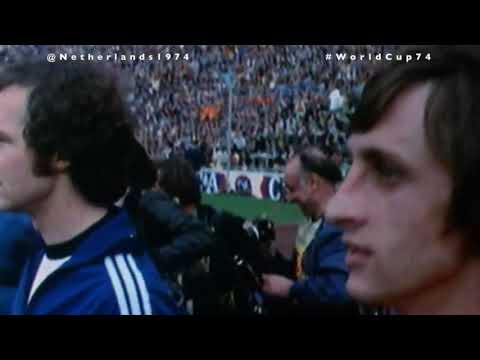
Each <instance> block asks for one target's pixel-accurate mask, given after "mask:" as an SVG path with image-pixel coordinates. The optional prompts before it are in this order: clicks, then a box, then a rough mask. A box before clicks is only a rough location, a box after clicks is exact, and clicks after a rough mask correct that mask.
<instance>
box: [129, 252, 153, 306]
mask: <svg viewBox="0 0 480 360" xmlns="http://www.w3.org/2000/svg"><path fill="white" fill-rule="evenodd" d="M127 261H128V264H129V265H130V267H131V268H132V270H133V275H134V276H135V280H137V284H138V287H139V289H140V297H141V298H142V303H143V309H144V310H145V315H152V305H151V303H150V295H149V294H148V290H147V286H146V285H145V279H144V278H143V274H142V273H141V272H140V270H138V267H137V264H136V263H135V259H134V258H133V257H132V255H131V254H128V255H127Z"/></svg>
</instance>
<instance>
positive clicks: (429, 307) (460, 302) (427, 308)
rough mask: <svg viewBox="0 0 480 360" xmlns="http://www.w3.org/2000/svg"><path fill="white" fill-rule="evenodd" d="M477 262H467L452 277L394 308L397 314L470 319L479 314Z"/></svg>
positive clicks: (479, 267)
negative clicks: (467, 317) (465, 317)
mask: <svg viewBox="0 0 480 360" xmlns="http://www.w3.org/2000/svg"><path fill="white" fill-rule="evenodd" d="M479 277H480V260H477V259H474V260H470V261H469V262H468V263H466V264H465V265H464V266H462V267H461V268H460V269H459V271H457V272H456V273H455V274H454V275H453V276H451V277H450V278H448V280H445V281H443V282H442V283H441V285H438V286H434V287H432V288H430V289H426V290H424V291H423V292H422V295H420V296H416V297H413V298H410V299H409V300H407V301H403V302H402V303H400V304H397V306H395V307H394V309H395V311H396V312H398V313H399V314H409V315H472V314H480V287H479V286H478V279H479Z"/></svg>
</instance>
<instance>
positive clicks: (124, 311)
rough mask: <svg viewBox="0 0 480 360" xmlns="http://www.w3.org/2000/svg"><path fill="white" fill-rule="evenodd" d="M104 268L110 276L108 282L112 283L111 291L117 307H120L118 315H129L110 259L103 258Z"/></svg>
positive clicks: (120, 285) (123, 294)
mask: <svg viewBox="0 0 480 360" xmlns="http://www.w3.org/2000/svg"><path fill="white" fill-rule="evenodd" d="M105 267H106V268H107V272H108V276H110V281H111V282H112V286H113V290H114V291H115V295H116V297H117V302H118V306H119V307H120V315H130V314H129V312H128V306H127V300H126V298H125V293H124V292H123V289H122V284H120V279H119V277H118V273H117V270H116V269H115V266H114V265H113V261H112V259H111V258H110V257H106V258H105Z"/></svg>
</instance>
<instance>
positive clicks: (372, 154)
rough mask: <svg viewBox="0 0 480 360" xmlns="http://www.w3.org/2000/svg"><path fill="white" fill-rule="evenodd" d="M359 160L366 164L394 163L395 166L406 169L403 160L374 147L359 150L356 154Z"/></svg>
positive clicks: (405, 162)
mask: <svg viewBox="0 0 480 360" xmlns="http://www.w3.org/2000/svg"><path fill="white" fill-rule="evenodd" d="M357 153H358V155H359V156H360V158H362V159H363V160H364V161H365V162H367V163H378V162H386V163H394V164H395V165H397V166H403V167H407V165H406V164H407V161H405V159H403V158H402V157H401V156H400V155H398V154H394V153H392V152H390V151H388V150H384V149H379V148H375V147H365V148H362V149H359V151H358V152H357Z"/></svg>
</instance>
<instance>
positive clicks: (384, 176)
mask: <svg viewBox="0 0 480 360" xmlns="http://www.w3.org/2000/svg"><path fill="white" fill-rule="evenodd" d="M373 171H374V174H375V176H376V177H377V179H378V180H379V181H381V182H382V183H386V184H393V183H394V182H396V181H398V180H399V179H400V178H401V176H402V175H403V172H402V171H401V170H400V169H398V168H397V167H395V166H393V165H390V164H387V163H385V162H377V163H375V164H374V165H373Z"/></svg>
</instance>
